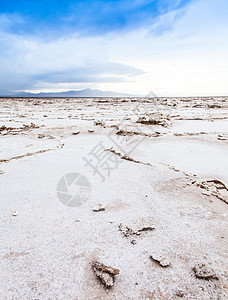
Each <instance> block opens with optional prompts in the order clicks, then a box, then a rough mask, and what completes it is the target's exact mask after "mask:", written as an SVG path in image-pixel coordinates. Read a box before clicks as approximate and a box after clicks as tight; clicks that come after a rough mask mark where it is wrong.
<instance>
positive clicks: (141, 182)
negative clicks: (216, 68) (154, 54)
mask: <svg viewBox="0 0 228 300" xmlns="http://www.w3.org/2000/svg"><path fill="white" fill-rule="evenodd" d="M0 198H1V210H0V224H1V226H0V244H1V248H0V254H1V267H0V294H1V296H0V298H1V299H77V300H87V299H132V300H133V299H142V300H144V299H165V300H166V299H179V298H183V299H203V300H204V299H228V269H227V265H228V258H227V254H228V226H227V222H228V206H227V204H228V97H202V98H200V97H199V98H197V97H194V98H193V97H192V98H156V97H151V98H45V99H43V98H40V99H38V98H20V99H19V98H1V99H0Z"/></svg>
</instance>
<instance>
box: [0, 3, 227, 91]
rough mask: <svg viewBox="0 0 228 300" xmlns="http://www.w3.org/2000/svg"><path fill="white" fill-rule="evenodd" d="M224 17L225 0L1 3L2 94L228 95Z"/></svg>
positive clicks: (0, 81) (0, 59) (0, 60)
mask: <svg viewBox="0 0 228 300" xmlns="http://www.w3.org/2000/svg"><path fill="white" fill-rule="evenodd" d="M227 13H228V1H227V0H220V1H219V2H218V1H215V0H182V1H181V0H173V1H170V0H153V1H149V0H132V1H129V0H126V1H91V0H89V1H73V0H70V1H59V0H55V1H54V0H46V1H44V0H40V1H39V0H37V1H31V0H30V1H28V0H24V1H22V0H17V1H10V0H9V1H5V0H2V1H1V6H0V65H1V69H0V93H1V94H4V93H7V92H8V91H24V90H25V91H33V92H40V91H66V90H71V89H76V90H77V89H83V88H88V87H89V88H98V89H102V90H113V91H116V92H127V93H131V94H132V93H135V94H143V95H146V94H148V93H149V92H150V91H153V92H154V93H155V94H157V95H159V96H164V95H165V96H175V95H177V96H178V95H179V96H181V95H183V96H185V95H210V94H213V95H223V94H228V82H227V78H228V65H227V58H226V56H227V53H228V51H227V50H228V47H227V46H228V42H227V36H228V21H227Z"/></svg>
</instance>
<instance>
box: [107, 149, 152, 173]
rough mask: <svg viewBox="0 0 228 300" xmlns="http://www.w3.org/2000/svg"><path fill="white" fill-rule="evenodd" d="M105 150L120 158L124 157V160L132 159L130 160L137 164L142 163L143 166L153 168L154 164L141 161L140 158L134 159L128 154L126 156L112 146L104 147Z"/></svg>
mask: <svg viewBox="0 0 228 300" xmlns="http://www.w3.org/2000/svg"><path fill="white" fill-rule="evenodd" d="M105 151H108V152H111V153H114V154H116V155H117V156H119V157H120V158H121V159H124V160H128V161H132V162H135V163H137V164H142V165H145V166H150V167H152V168H154V166H153V165H152V164H150V163H145V162H143V161H140V160H136V159H134V158H132V157H130V156H127V155H126V154H122V153H120V152H117V151H116V150H115V149H113V148H112V147H111V148H109V149H105Z"/></svg>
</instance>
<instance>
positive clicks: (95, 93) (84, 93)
mask: <svg viewBox="0 0 228 300" xmlns="http://www.w3.org/2000/svg"><path fill="white" fill-rule="evenodd" d="M0 97H39V98H46V97H64V98H67V97H136V95H130V94H124V93H115V92H110V91H105V92H104V91H100V90H92V89H84V90H79V91H67V92H56V93H38V94H36V93H26V92H18V93H17V92H16V93H11V92H8V93H2V95H1V93H0Z"/></svg>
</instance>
